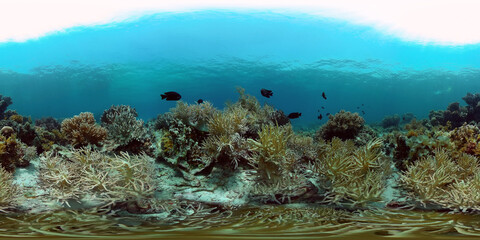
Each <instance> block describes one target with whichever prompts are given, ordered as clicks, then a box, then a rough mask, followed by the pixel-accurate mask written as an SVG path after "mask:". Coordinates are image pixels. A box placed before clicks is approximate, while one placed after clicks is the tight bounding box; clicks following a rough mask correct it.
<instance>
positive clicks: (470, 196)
mask: <svg viewBox="0 0 480 240" xmlns="http://www.w3.org/2000/svg"><path fill="white" fill-rule="evenodd" d="M478 172H479V162H478V159H477V158H476V157H474V156H472V155H469V154H465V153H464V154H461V155H459V156H458V157H455V156H454V155H453V154H452V153H451V152H449V151H446V150H444V149H437V150H435V154H434V156H428V157H425V158H422V159H421V160H419V161H417V162H415V163H414V164H413V165H411V166H409V167H408V169H407V171H406V172H405V173H403V175H402V178H401V182H402V183H403V184H404V186H405V188H407V189H408V190H409V191H410V193H411V194H412V195H411V198H413V199H415V200H417V201H420V202H421V203H424V204H427V203H430V204H436V205H438V206H440V207H443V208H452V209H458V210H461V211H463V210H471V209H475V210H480V195H479V194H478V192H479V190H480V175H479V174H478Z"/></svg>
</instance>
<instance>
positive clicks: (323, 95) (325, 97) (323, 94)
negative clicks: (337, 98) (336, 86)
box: [322, 92, 327, 100]
mask: <svg viewBox="0 0 480 240" xmlns="http://www.w3.org/2000/svg"><path fill="white" fill-rule="evenodd" d="M322 97H323V98H324V99H325V100H327V96H326V95H325V92H322Z"/></svg>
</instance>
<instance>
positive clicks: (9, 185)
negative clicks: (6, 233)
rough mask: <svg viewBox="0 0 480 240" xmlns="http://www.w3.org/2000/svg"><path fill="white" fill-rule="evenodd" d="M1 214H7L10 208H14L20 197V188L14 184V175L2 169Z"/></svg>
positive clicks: (0, 169) (0, 174)
mask: <svg viewBox="0 0 480 240" xmlns="http://www.w3.org/2000/svg"><path fill="white" fill-rule="evenodd" d="M0 182H1V183H2V185H1V186H0V212H4V213H5V212H6V211H7V210H8V209H9V208H13V207H15V205H16V203H15V202H16V199H17V197H18V194H19V191H18V188H17V187H16V186H15V185H14V184H13V175H12V173H10V172H8V171H5V169H3V168H2V167H0Z"/></svg>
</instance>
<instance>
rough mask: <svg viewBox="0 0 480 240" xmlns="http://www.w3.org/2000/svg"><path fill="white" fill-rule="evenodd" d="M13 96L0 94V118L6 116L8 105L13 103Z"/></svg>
mask: <svg viewBox="0 0 480 240" xmlns="http://www.w3.org/2000/svg"><path fill="white" fill-rule="evenodd" d="M12 103H13V102H12V98H10V97H5V96H2V95H1V94H0V119H4V118H5V115H4V113H5V111H6V110H7V108H8V106H10V105H11V104H12Z"/></svg>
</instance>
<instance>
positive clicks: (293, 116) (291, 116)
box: [288, 112, 302, 119]
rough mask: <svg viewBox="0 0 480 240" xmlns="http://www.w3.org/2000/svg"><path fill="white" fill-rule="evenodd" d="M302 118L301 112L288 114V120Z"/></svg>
mask: <svg viewBox="0 0 480 240" xmlns="http://www.w3.org/2000/svg"><path fill="white" fill-rule="evenodd" d="M300 116H302V113H299V112H293V113H290V114H288V118H290V119H294V118H299V117H300Z"/></svg>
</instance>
